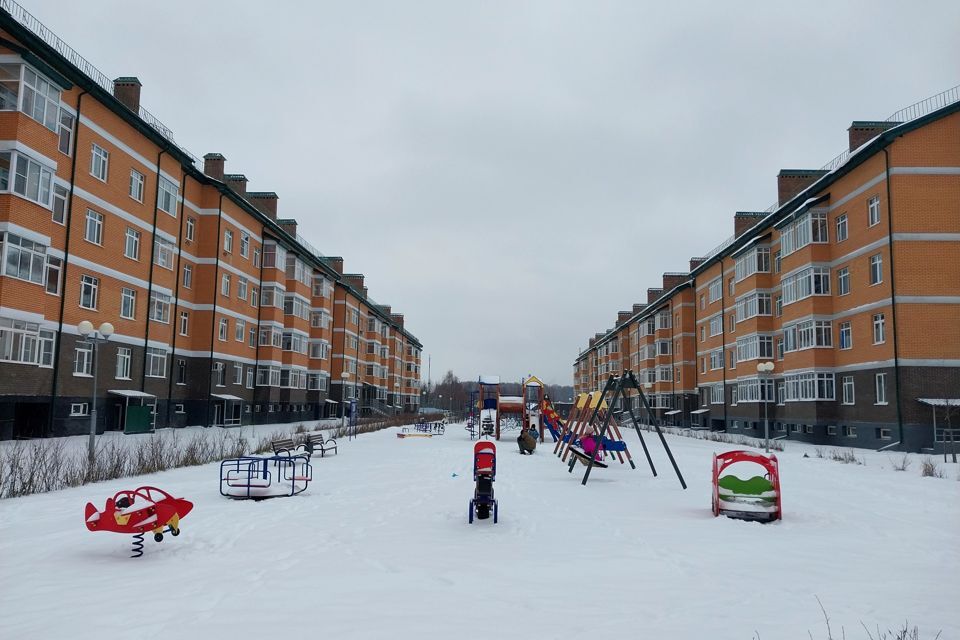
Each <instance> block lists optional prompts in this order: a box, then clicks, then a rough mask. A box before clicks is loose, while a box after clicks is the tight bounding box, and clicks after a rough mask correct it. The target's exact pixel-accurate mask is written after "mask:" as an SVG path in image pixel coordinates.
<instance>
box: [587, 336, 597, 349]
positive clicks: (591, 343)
mask: <svg viewBox="0 0 960 640" xmlns="http://www.w3.org/2000/svg"><path fill="white" fill-rule="evenodd" d="M596 341H597V339H596V338H590V346H589V347H588V348H590V349H592V348H593V343H594V342H596Z"/></svg>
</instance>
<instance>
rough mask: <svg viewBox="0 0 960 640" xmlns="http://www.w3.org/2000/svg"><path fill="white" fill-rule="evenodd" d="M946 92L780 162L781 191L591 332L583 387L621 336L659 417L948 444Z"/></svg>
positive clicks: (953, 258)
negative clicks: (816, 162) (825, 162)
mask: <svg viewBox="0 0 960 640" xmlns="http://www.w3.org/2000/svg"><path fill="white" fill-rule="evenodd" d="M957 93H958V92H957V90H956V89H954V90H951V91H950V92H947V93H945V94H941V96H938V97H937V101H936V108H935V109H934V108H931V109H928V110H927V112H926V113H924V114H923V115H921V116H916V111H913V112H911V114H912V119H911V120H910V121H906V122H900V121H890V122H880V123H876V122H859V123H858V122H855V123H854V126H853V127H851V133H850V149H849V152H848V153H846V154H844V155H843V156H841V157H839V158H838V159H837V160H836V161H835V162H834V163H832V165H831V166H828V167H827V168H825V169H822V170H815V171H813V170H795V169H794V170H784V171H782V172H781V173H780V175H779V176H778V192H779V197H780V200H779V202H778V203H777V205H776V206H774V207H771V208H770V209H769V210H768V211H766V212H761V213H743V212H740V213H737V214H736V216H735V220H734V223H735V234H734V236H733V237H732V238H730V239H729V240H727V241H726V242H724V243H723V244H722V245H721V246H720V247H719V248H718V249H716V250H714V251H713V252H711V254H710V255H708V256H707V257H704V258H694V259H692V260H691V261H690V271H689V272H688V273H686V274H683V275H684V278H683V280H684V282H682V283H679V284H678V283H677V279H676V278H674V277H672V276H674V275H675V274H664V283H663V286H662V288H658V289H651V290H649V292H648V300H647V303H646V304H644V305H635V306H634V307H633V312H632V313H629V314H627V313H626V312H621V313H620V314H618V317H617V324H616V326H615V327H614V328H613V329H611V330H609V331H606V332H603V333H600V334H597V335H595V336H594V337H593V338H591V340H590V342H589V344H588V347H587V349H585V350H584V351H582V352H581V353H580V355H579V356H578V358H577V359H576V361H575V363H574V386H575V389H576V391H577V392H585V391H592V390H594V389H598V388H601V387H602V385H603V383H604V381H605V380H606V377H607V375H609V374H616V373H618V372H619V371H618V370H617V369H615V368H613V367H612V366H610V364H609V355H608V354H609V350H610V347H609V345H611V344H614V343H616V344H617V349H618V350H619V351H620V352H623V351H627V352H629V353H630V354H631V360H630V362H629V364H624V366H625V367H628V368H630V369H632V370H633V371H635V372H636V373H637V374H638V377H639V379H640V382H641V383H644V387H645V390H646V394H647V395H648V396H649V398H650V400H651V404H652V405H653V406H654V407H655V413H656V418H657V419H658V420H661V421H663V422H664V423H666V424H674V425H679V426H686V427H695V428H705V429H706V428H709V429H714V430H726V431H728V432H731V433H741V434H744V435H751V436H763V433H764V421H765V420H766V421H768V426H769V430H770V434H771V437H782V438H790V439H797V440H802V441H807V442H813V443H822V444H839V445H845V446H858V447H872V448H889V449H894V448H900V449H905V450H911V451H919V450H936V449H938V447H942V446H943V437H944V434H943V431H942V429H941V427H943V426H945V425H944V422H945V412H946V411H947V410H948V409H947V407H946V406H944V404H945V403H944V400H950V399H953V400H954V401H956V399H957V398H960V96H958V95H957ZM667 340H669V341H670V344H671V346H669V347H668V346H667ZM668 358H669V359H668ZM766 362H772V363H773V365H774V370H773V372H772V373H769V374H767V373H762V372H758V369H757V364H759V363H766ZM935 411H936V412H937V416H938V418H937V425H936V426H937V429H936V430H935V427H934V412H935ZM955 412H956V409H954V413H955ZM953 418H954V419H953V422H954V423H956V422H957V417H956V416H955V415H954V416H953Z"/></svg>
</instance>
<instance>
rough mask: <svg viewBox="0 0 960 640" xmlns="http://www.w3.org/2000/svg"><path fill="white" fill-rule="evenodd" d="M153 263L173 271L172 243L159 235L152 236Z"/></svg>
mask: <svg viewBox="0 0 960 640" xmlns="http://www.w3.org/2000/svg"><path fill="white" fill-rule="evenodd" d="M153 264H155V265H157V266H159V267H163V268H164V269H170V270H171V271H173V243H172V242H170V241H169V240H166V239H165V238H161V237H160V236H154V238H153Z"/></svg>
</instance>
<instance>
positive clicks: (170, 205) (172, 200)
mask: <svg viewBox="0 0 960 640" xmlns="http://www.w3.org/2000/svg"><path fill="white" fill-rule="evenodd" d="M179 191H180V188H179V187H177V185H176V183H174V182H171V181H169V180H167V179H166V178H164V177H163V176H160V193H159V194H158V197H157V208H158V209H160V211H163V212H164V213H169V214H170V215H172V216H173V217H174V218H176V217H177V195H178V193H179Z"/></svg>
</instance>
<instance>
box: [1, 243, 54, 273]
mask: <svg viewBox="0 0 960 640" xmlns="http://www.w3.org/2000/svg"><path fill="white" fill-rule="evenodd" d="M0 240H3V251H4V254H5V255H4V257H3V263H4V267H3V272H4V273H5V274H6V275H8V276H11V277H14V278H17V279H19V280H26V281H27V282H33V283H35V284H43V282H44V271H45V268H46V255H47V248H46V247H45V246H44V245H42V244H40V243H38V242H34V241H32V240H27V239H26V238H21V237H20V236H16V235H13V234H12V233H8V234H3V233H0Z"/></svg>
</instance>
